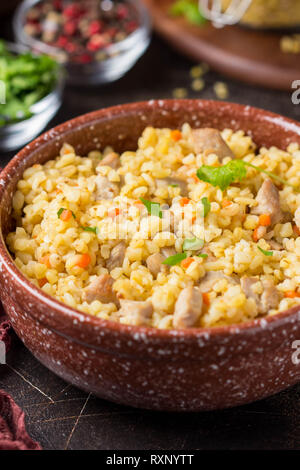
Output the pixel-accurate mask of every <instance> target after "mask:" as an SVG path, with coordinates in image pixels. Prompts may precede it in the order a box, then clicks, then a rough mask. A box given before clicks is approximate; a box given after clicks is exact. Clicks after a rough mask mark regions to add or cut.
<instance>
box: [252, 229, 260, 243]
mask: <svg viewBox="0 0 300 470" xmlns="http://www.w3.org/2000/svg"><path fill="white" fill-rule="evenodd" d="M252 238H253V240H254V241H255V242H258V240H259V238H258V227H256V229H255V230H253V234H252Z"/></svg>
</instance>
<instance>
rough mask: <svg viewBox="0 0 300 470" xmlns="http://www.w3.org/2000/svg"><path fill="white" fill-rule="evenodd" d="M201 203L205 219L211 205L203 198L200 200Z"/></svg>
mask: <svg viewBox="0 0 300 470" xmlns="http://www.w3.org/2000/svg"><path fill="white" fill-rule="evenodd" d="M201 202H202V204H203V217H206V216H207V214H208V213H209V212H210V207H211V204H210V202H209V200H208V199H207V197H203V198H202V199H201Z"/></svg>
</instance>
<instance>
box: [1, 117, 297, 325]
mask: <svg viewBox="0 0 300 470" xmlns="http://www.w3.org/2000/svg"><path fill="white" fill-rule="evenodd" d="M243 162H244V163H243ZM251 165H252V166H251ZM235 166H236V168H235ZM264 171H268V172H269V173H268V174H266V173H265V172H264ZM225 173H226V175H225ZM228 173H229V176H228ZM224 175H225V176H224ZM286 180H287V181H286ZM285 181H286V183H285ZM299 187H300V150H299V146H298V145H297V144H291V145H289V147H288V148H287V150H286V151H283V150H279V149H278V148H275V147H271V148H270V149H266V148H260V149H258V150H257V149H256V146H255V144H254V142H253V141H252V140H251V138H250V137H249V136H247V135H245V134H244V132H242V131H238V132H233V131H232V130H229V129H225V130H224V131H222V132H221V133H220V132H219V131H216V130H214V129H201V130H199V129H198V130H193V129H191V127H190V126H189V125H188V124H185V125H183V127H182V129H181V130H170V129H154V128H151V127H148V128H146V129H145V130H144V132H143V134H142V136H141V137H140V139H139V141H138V148H137V150H136V152H132V151H125V152H124V153H122V154H121V155H117V154H116V153H114V151H113V149H112V148H106V149H105V150H104V151H103V153H100V152H99V151H93V152H90V153H89V154H88V155H87V156H85V157H81V156H78V155H77V154H76V152H75V150H74V148H73V147H71V146H70V145H69V144H67V143H66V144H64V145H63V147H62V149H61V151H60V155H58V156H57V158H56V159H55V160H51V161H48V162H47V163H46V164H44V165H34V166H33V167H31V168H28V169H27V170H26V171H25V172H24V175H23V179H21V180H20V181H19V183H18V188H17V191H16V193H15V195H14V199H13V210H14V217H15V219H16V223H17V228H16V231H15V232H13V233H10V234H9V235H8V237H7V244H8V246H9V249H10V251H11V252H12V253H13V254H14V257H15V262H16V265H17V266H18V268H19V269H20V270H21V271H22V272H23V273H24V274H25V276H27V277H28V278H29V279H30V280H31V281H32V282H33V283H34V284H35V285H36V286H39V287H40V288H41V289H42V290H43V291H44V292H46V293H47V294H49V295H51V296H54V297H56V298H57V299H58V300H60V301H61V302H64V303H66V304H67V305H70V306H71V307H74V308H77V309H79V310H81V311H84V312H87V313H89V314H91V315H95V316H98V317H101V318H104V319H107V320H112V321H119V322H121V323H126V324H133V325H146V326H147V325H148V326H154V327H158V328H172V327H176V328H187V327H203V326H217V325H229V324H233V323H240V322H243V321H246V320H251V319H254V318H257V317H263V316H265V315H273V314H276V313H277V312H279V311H283V310H285V309H288V308H290V307H292V306H295V305H297V304H300V288H299V284H300V209H299V207H300V193H299V192H298V188H299ZM221 188H222V189H221Z"/></svg>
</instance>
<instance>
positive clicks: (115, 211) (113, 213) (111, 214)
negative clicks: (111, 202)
mask: <svg viewBox="0 0 300 470" xmlns="http://www.w3.org/2000/svg"><path fill="white" fill-rule="evenodd" d="M120 213H121V211H120V209H119V208H118V207H116V208H115V209H111V210H110V211H108V217H111V218H112V219H114V218H115V217H117V216H118V215H119V214H120Z"/></svg>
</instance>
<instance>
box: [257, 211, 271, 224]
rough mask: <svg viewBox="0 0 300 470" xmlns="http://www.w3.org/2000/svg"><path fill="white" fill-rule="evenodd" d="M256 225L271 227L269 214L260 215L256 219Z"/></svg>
mask: <svg viewBox="0 0 300 470" xmlns="http://www.w3.org/2000/svg"><path fill="white" fill-rule="evenodd" d="M258 225H262V226H263V227H269V225H271V217H270V215H269V214H261V215H260V216H259V219H258Z"/></svg>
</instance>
